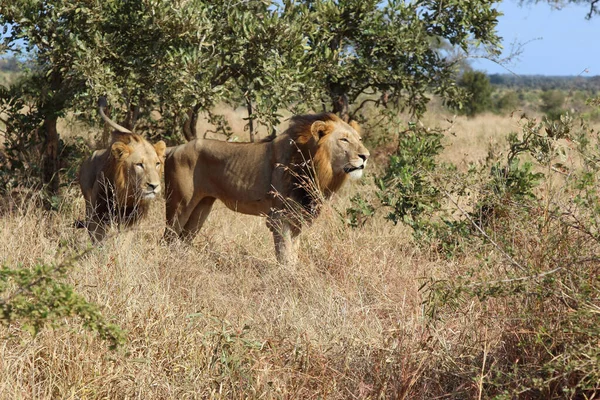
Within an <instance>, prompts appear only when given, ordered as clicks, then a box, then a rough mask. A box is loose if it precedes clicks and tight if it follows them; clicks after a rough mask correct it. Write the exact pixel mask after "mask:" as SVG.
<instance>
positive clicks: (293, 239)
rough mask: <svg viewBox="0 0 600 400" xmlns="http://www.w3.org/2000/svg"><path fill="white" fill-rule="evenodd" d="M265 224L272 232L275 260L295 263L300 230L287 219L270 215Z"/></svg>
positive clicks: (288, 263)
mask: <svg viewBox="0 0 600 400" xmlns="http://www.w3.org/2000/svg"><path fill="white" fill-rule="evenodd" d="M267 226H268V227H269V229H270V230H271V232H273V241H274V243H275V255H276V257H277V262H279V263H280V264H283V265H295V264H296V263H297V262H298V245H299V243H300V242H299V240H298V235H299V234H300V231H299V230H298V229H294V228H293V227H292V225H291V224H290V223H289V221H287V220H285V219H282V218H273V217H271V216H270V217H268V218H267Z"/></svg>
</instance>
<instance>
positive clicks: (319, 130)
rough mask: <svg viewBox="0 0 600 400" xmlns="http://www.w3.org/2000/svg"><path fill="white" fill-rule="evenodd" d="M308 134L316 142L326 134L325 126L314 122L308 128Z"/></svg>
mask: <svg viewBox="0 0 600 400" xmlns="http://www.w3.org/2000/svg"><path fill="white" fill-rule="evenodd" d="M310 132H311V133H312V135H313V136H314V138H315V140H317V141H318V140H319V139H321V138H322V137H323V136H325V135H326V134H327V124H326V123H325V122H323V121H315V122H313V124H312V125H311V127H310Z"/></svg>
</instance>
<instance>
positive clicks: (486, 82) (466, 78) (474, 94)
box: [458, 71, 492, 117]
mask: <svg viewBox="0 0 600 400" xmlns="http://www.w3.org/2000/svg"><path fill="white" fill-rule="evenodd" d="M458 85H459V86H461V87H463V88H464V89H465V90H466V92H467V93H468V95H469V97H468V99H467V100H466V101H465V102H464V104H463V108H462V110H461V112H463V113H464V114H466V115H468V116H469V117H472V116H474V115H476V114H479V113H481V112H483V111H486V110H489V109H490V107H491V105H492V85H491V84H490V79H489V78H488V76H487V75H486V74H485V73H483V72H479V71H466V72H465V73H464V74H463V75H462V77H461V78H460V80H459V81H458Z"/></svg>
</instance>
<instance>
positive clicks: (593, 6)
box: [521, 0, 600, 19]
mask: <svg viewBox="0 0 600 400" xmlns="http://www.w3.org/2000/svg"><path fill="white" fill-rule="evenodd" d="M540 1H541V0H521V4H525V3H535V4H537V3H539V2H540ZM544 2H547V3H548V4H550V6H551V7H552V8H556V9H559V10H560V9H561V8H563V7H565V3H566V4H568V3H573V4H582V5H589V7H590V8H589V11H588V13H587V14H586V16H585V18H586V19H592V18H593V17H594V16H596V15H598V14H600V9H598V0H567V1H566V2H565V1H562V0H544Z"/></svg>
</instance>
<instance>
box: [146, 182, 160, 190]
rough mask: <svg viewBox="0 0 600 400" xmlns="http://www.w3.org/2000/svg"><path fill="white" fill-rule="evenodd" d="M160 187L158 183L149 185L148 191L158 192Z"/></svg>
mask: <svg viewBox="0 0 600 400" xmlns="http://www.w3.org/2000/svg"><path fill="white" fill-rule="evenodd" d="M158 185H159V184H158V183H148V189H151V190H156V188H157V187H158Z"/></svg>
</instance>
